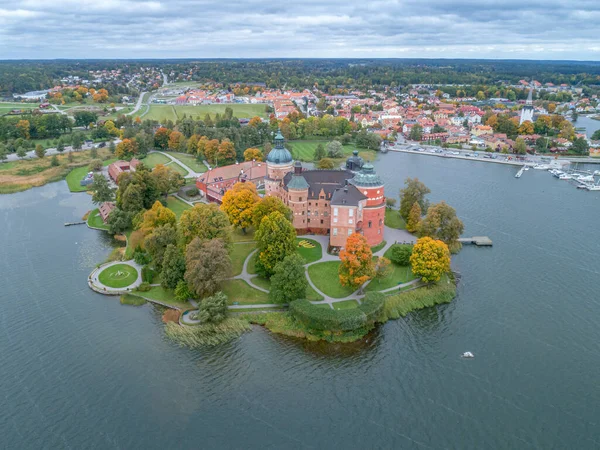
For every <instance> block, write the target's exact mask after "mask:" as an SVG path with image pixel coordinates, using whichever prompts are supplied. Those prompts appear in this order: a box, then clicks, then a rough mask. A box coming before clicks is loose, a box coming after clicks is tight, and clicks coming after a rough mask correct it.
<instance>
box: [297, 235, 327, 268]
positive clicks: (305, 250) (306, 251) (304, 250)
mask: <svg viewBox="0 0 600 450" xmlns="http://www.w3.org/2000/svg"><path fill="white" fill-rule="evenodd" d="M301 242H302V243H303V244H304V245H300V243H301ZM311 246H312V248H311ZM296 251H297V252H298V253H299V254H300V256H302V257H303V258H304V260H305V261H306V263H307V264H308V263H311V262H315V261H318V260H320V259H321V258H322V256H323V250H322V249H321V244H319V243H318V242H317V241H314V240H312V239H304V238H296Z"/></svg>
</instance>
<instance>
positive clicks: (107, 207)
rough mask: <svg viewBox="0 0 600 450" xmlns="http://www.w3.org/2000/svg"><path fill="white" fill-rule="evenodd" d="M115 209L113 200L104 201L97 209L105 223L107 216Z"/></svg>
mask: <svg viewBox="0 0 600 450" xmlns="http://www.w3.org/2000/svg"><path fill="white" fill-rule="evenodd" d="M113 209H115V204H114V203H113V202H104V203H101V204H100V207H99V208H98V211H99V212H100V217H101V218H102V222H104V223H106V221H107V220H108V216H109V215H110V213H111V212H112V210H113Z"/></svg>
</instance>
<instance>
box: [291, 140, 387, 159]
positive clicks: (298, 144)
mask: <svg viewBox="0 0 600 450" xmlns="http://www.w3.org/2000/svg"><path fill="white" fill-rule="evenodd" d="M332 140H333V139H332ZM329 142H330V141H329V140H306V141H304V140H298V141H290V143H289V144H290V147H291V148H292V154H293V156H294V158H295V159H299V160H300V161H313V160H314V156H315V149H316V148H317V145H319V144H323V147H326V146H327V144H328V143H329ZM355 149H356V147H355V146H354V144H348V145H344V146H342V150H343V152H344V156H343V158H347V157H348V156H350V155H352V152H353V151H354V150H355ZM359 156H361V157H362V158H363V159H365V160H366V161H372V160H373V159H374V158H375V151H373V150H361V151H359ZM334 161H339V162H341V159H336V160H334Z"/></svg>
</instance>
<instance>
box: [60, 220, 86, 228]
mask: <svg viewBox="0 0 600 450" xmlns="http://www.w3.org/2000/svg"><path fill="white" fill-rule="evenodd" d="M85 224H86V222H85V221H82V222H65V227H71V226H73V225H85Z"/></svg>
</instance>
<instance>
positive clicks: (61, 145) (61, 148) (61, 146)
mask: <svg viewBox="0 0 600 450" xmlns="http://www.w3.org/2000/svg"><path fill="white" fill-rule="evenodd" d="M56 151H57V152H59V153H62V152H64V151H65V143H64V142H63V140H62V138H61V139H59V140H58V144H56Z"/></svg>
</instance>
